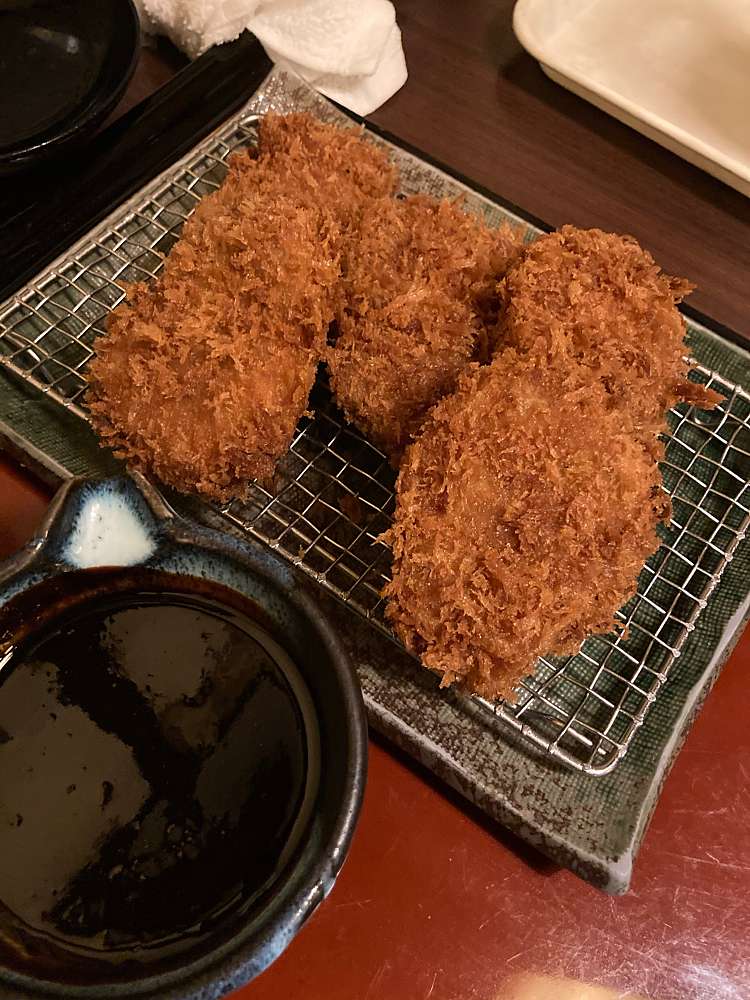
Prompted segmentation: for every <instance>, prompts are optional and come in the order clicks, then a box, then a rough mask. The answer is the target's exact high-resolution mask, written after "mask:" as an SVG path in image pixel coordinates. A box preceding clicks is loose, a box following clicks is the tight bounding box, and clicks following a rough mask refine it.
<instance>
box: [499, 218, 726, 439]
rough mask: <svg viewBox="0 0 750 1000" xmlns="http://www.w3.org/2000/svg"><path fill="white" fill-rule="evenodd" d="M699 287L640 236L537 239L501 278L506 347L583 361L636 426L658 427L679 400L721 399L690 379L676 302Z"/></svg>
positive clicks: (568, 233) (592, 233)
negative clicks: (659, 258)
mask: <svg viewBox="0 0 750 1000" xmlns="http://www.w3.org/2000/svg"><path fill="white" fill-rule="evenodd" d="M692 287H693V286H692V285H691V284H690V282H689V281H686V280H684V279H682V278H671V277H669V275H666V274H664V273H663V272H662V270H661V268H660V267H659V266H658V264H656V263H655V261H654V259H653V257H652V256H651V254H650V253H648V251H646V250H644V249H643V248H642V247H641V246H640V245H639V244H638V243H637V242H636V240H634V239H633V237H632V236H617V235H615V234H613V233H604V232H602V231H601V230H600V229H576V228H574V227H573V226H563V227H562V229H560V230H559V231H557V232H554V233H550V234H549V235H546V236H542V237H541V238H540V239H538V240H536V241H535V242H534V243H532V244H530V246H528V247H527V248H526V250H525V251H524V253H523V254H522V255H521V257H520V259H519V260H518V261H517V262H516V263H515V264H514V266H512V267H511V268H510V270H509V271H508V273H507V275H506V276H505V278H504V280H503V281H502V282H501V286H500V294H501V299H502V302H503V307H504V308H503V312H502V319H501V323H500V329H499V337H498V340H499V346H500V349H502V348H503V347H504V346H507V347H516V348H518V349H519V350H521V351H524V352H526V351H539V352H541V353H543V354H544V355H545V356H546V357H547V359H548V361H549V363H551V364H562V365H566V364H570V363H575V364H580V365H581V366H582V368H581V371H582V374H585V377H586V379H587V381H591V382H593V381H596V382H599V383H601V384H602V385H604V387H605V388H606V389H607V392H608V395H609V397H610V398H609V400H608V405H612V406H615V405H616V406H618V407H619V408H620V410H621V413H622V415H623V418H624V419H627V420H628V421H630V423H631V425H632V426H633V428H634V430H635V431H636V432H643V433H646V434H653V433H658V431H660V430H661V428H662V425H663V421H664V412H665V410H667V409H669V407H670V406H673V405H674V404H675V403H676V402H677V401H678V400H680V399H690V400H691V401H693V402H696V403H699V404H700V403H701V402H702V403H703V405H708V406H711V405H713V404H714V403H715V402H716V401H717V400H718V399H719V397H718V396H716V394H715V393H711V392H708V391H707V390H704V389H701V388H700V387H699V386H696V385H695V384H694V383H690V382H688V381H687V378H686V376H687V373H688V370H689V365H688V363H687V362H686V360H685V354H686V349H685V345H684V343H683V338H684V336H685V324H684V321H683V319H682V316H681V315H680V313H679V312H678V311H677V309H676V308H675V306H676V304H677V303H678V302H680V301H681V300H682V299H683V298H684V297H685V295H687V294H688V293H689V292H690V291H691V289H692Z"/></svg>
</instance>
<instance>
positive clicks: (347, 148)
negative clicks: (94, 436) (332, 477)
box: [87, 115, 394, 500]
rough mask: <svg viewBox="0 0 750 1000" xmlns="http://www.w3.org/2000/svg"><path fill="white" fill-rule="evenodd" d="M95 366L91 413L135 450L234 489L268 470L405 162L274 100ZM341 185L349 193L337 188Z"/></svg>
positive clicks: (208, 487)
mask: <svg viewBox="0 0 750 1000" xmlns="http://www.w3.org/2000/svg"><path fill="white" fill-rule="evenodd" d="M260 133H261V148H260V153H259V154H258V155H256V154H255V153H242V154H238V155H236V156H234V157H232V158H231V161H230V165H229V173H228V176H227V178H226V181H225V182H224V184H223V185H222V186H221V188H220V189H219V190H218V191H217V192H216V193H214V194H212V195H210V196H208V197H205V198H204V199H203V200H202V201H201V202H200V204H199V206H198V208H197V209H196V211H195V212H194V214H193V215H192V216H191V217H190V219H189V220H188V221H187V222H186V224H185V226H184V228H183V232H182V235H181V238H180V240H179V241H178V243H177V244H176V245H175V247H174V248H173V250H172V253H171V254H170V256H169V257H168V259H167V260H166V262H165V266H164V270H163V272H162V274H161V275H160V277H159V278H158V279H157V280H156V281H154V282H153V283H151V284H150V285H149V286H144V285H134V286H131V288H130V289H129V291H128V296H127V299H126V301H125V302H124V303H123V304H122V305H120V306H119V307H118V308H117V309H115V310H114V311H113V313H112V314H111V316H110V318H109V323H108V330H107V334H106V336H104V337H102V338H100V339H99V341H98V342H97V357H96V358H95V359H94V361H93V362H92V364H91V366H90V378H91V385H90V389H89V393H88V397H87V401H88V404H89V408H90V411H91V419H92V423H93V425H94V427H95V429H96V430H97V431H98V432H99V434H100V435H101V437H102V438H103V440H104V441H105V443H107V444H108V445H109V446H110V447H111V448H113V450H114V451H115V453H116V454H117V455H118V456H120V457H122V458H124V459H125V460H126V461H127V462H128V464H129V465H130V466H131V467H133V468H137V469H140V470H142V471H144V472H147V473H153V474H155V475H157V476H158V477H159V478H160V479H161V480H162V481H163V482H165V483H167V484H169V485H171V486H173V487H175V488H177V489H181V490H197V491H199V492H201V493H203V494H205V495H206V496H208V497H211V498H214V499H218V500H226V499H229V498H230V497H233V496H241V495H243V494H244V493H245V492H246V490H247V487H248V483H249V481H250V480H251V479H254V478H257V479H259V480H261V481H264V482H268V481H269V480H270V478H271V476H272V473H273V469H274V465H275V462H276V460H277V459H278V458H279V456H280V455H281V454H283V453H284V452H285V451H286V449H287V448H288V446H289V442H290V440H291V437H292V434H293V432H294V428H295V426H296V424H297V421H298V420H299V418H300V416H301V415H302V413H303V412H304V411H305V408H306V406H307V399H308V394H309V391H310V388H311V386H312V382H313V379H314V377H315V371H316V366H317V363H318V361H319V360H320V359H321V358H322V356H323V352H324V350H325V335H326V331H327V329H328V326H329V324H330V322H331V319H332V318H333V312H334V291H335V288H336V286H337V284H338V282H339V276H340V269H339V258H340V253H341V246H342V239H343V234H344V233H345V232H346V231H347V230H348V228H350V227H351V226H353V225H355V223H356V220H357V219H358V218H359V214H360V213H361V210H362V207H363V206H364V205H365V204H366V202H367V201H368V199H370V198H371V197H374V196H381V195H382V194H385V193H387V192H389V191H390V190H392V188H393V185H394V173H393V170H392V168H390V167H389V166H388V164H387V161H386V159H385V157H384V155H383V153H382V152H380V151H379V150H377V149H376V148H375V147H374V146H371V145H370V144H366V143H364V142H363V141H362V140H361V138H360V137H359V130H355V129H351V130H340V129H336V128H333V127H331V126H326V125H323V124H321V123H320V122H317V121H315V120H314V119H312V118H310V117H309V116H304V115H290V116H287V117H286V118H281V117H279V116H275V115H267V116H266V118H265V119H264V120H263V122H262V124H261V127H260ZM334 190H335V193H336V197H335V198H334V196H333V195H334Z"/></svg>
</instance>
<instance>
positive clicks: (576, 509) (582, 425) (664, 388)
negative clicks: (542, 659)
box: [386, 226, 719, 698]
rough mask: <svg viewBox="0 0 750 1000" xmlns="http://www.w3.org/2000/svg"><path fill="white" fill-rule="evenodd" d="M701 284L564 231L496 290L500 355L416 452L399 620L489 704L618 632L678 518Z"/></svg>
mask: <svg viewBox="0 0 750 1000" xmlns="http://www.w3.org/2000/svg"><path fill="white" fill-rule="evenodd" d="M688 290H689V285H688V283H687V282H682V281H679V280H677V279H673V278H668V277H667V276H665V275H663V274H662V273H661V272H660V270H659V268H658V267H657V266H656V265H655V264H654V261H653V259H652V258H651V256H650V255H649V254H648V253H646V252H645V251H644V250H642V249H641V248H640V247H639V246H638V244H637V243H636V242H635V241H634V240H632V239H631V238H628V237H619V236H613V235H610V234H607V233H602V232H600V231H599V230H589V231H581V230H576V229H573V228H572V227H569V226H566V227H564V228H563V229H562V230H561V231H560V232H559V233H552V234H550V235H549V236H545V237H542V238H541V239H539V240H538V241H537V242H536V243H534V244H532V245H531V246H530V247H528V248H527V249H526V250H525V251H524V252H523V254H522V255H521V256H520V258H518V259H517V261H516V262H515V263H514V264H513V265H512V266H511V268H510V269H509V271H508V273H507V275H506V277H505V278H504V280H503V281H502V282H501V284H500V293H501V300H502V304H503V307H504V308H503V312H502V314H501V322H500V325H499V331H498V334H499V335H498V338H497V341H496V351H497V353H496V355H495V359H494V360H493V361H492V363H491V364H490V365H488V366H486V367H484V368H479V367H475V368H474V369H473V370H472V371H471V372H470V373H468V374H466V375H464V376H463V377H462V378H461V380H460V382H459V388H458V390H457V391H456V393H455V394H454V395H452V396H449V397H447V398H446V399H444V400H443V401H442V402H440V403H439V404H438V405H437V406H436V407H435V408H434V409H433V410H432V411H431V413H430V415H429V417H428V419H427V421H426V422H425V425H424V427H423V430H422V432H421V434H420V435H419V437H418V438H417V440H416V442H415V443H414V444H413V445H412V446H411V447H410V448H409V449H408V450H407V452H406V456H405V459H404V463H403V465H402V469H401V474H400V476H399V480H398V485H397V508H396V515H395V520H394V525H393V528H392V529H391V531H390V532H389V533H388V538H389V540H390V541H391V544H392V545H393V550H394V568H393V580H392V583H391V584H389V586H388V587H387V588H386V594H387V595H388V597H389V599H390V602H389V607H388V616H389V618H390V619H391V621H392V622H393V624H394V627H395V628H396V631H397V632H398V634H399V635H400V636H401V638H402V639H403V641H404V642H405V644H406V645H407V646H408V648H409V649H411V650H412V651H414V652H415V653H418V654H419V655H421V657H422V661H423V663H424V664H425V665H426V666H427V667H429V668H430V669H432V670H434V671H435V672H436V673H438V674H440V675H441V676H442V679H443V683H444V684H450V683H452V682H454V681H457V682H459V683H461V684H462V685H463V686H464V687H466V688H467V689H468V690H470V691H474V692H476V693H479V694H482V695H484V696H485V697H488V698H498V697H506V698H507V697H512V693H513V688H514V686H515V685H516V684H517V683H518V681H519V680H520V679H521V678H522V677H523V676H524V675H525V674H528V673H529V672H530V671H531V669H532V667H533V664H534V661H535V660H536V659H537V657H538V656H540V655H542V654H545V653H549V654H555V653H570V652H573V651H574V650H575V649H576V647H577V646H578V644H579V643H580V642H581V640H582V639H583V638H584V637H585V636H586V635H587V634H589V633H592V632H598V631H606V630H609V629H610V628H611V626H612V624H613V620H614V619H613V616H614V613H615V612H616V611H617V609H618V608H619V607H620V606H621V605H622V604H623V603H624V601H625V600H626V599H627V598H628V597H629V596H630V594H632V592H633V590H634V588H635V585H636V577H637V574H638V572H639V571H640V569H641V567H642V565H643V562H644V560H645V558H646V557H647V556H648V555H649V553H650V552H651V551H652V550H653V549H654V548H655V547H656V545H657V536H656V534H655V526H656V524H657V522H658V521H659V520H660V519H661V518H665V517H667V516H668V510H669V508H668V503H667V501H666V499H665V498H664V496H663V495H662V494H661V492H660V489H659V487H660V483H661V480H660V476H659V472H658V466H657V462H658V459H659V457H660V455H661V449H662V445H661V444H660V442H659V440H658V434H659V433H660V432H661V431H662V430H663V429H664V411H665V410H666V409H667V407H668V406H671V405H672V404H673V403H674V402H675V401H677V400H678V399H687V400H690V401H691V402H695V403H697V404H698V405H713V403H714V402H716V401H717V400H718V399H719V397H718V396H717V395H716V394H715V393H712V392H709V391H707V390H705V389H703V388H702V387H700V386H697V385H695V384H694V383H691V382H688V381H687V379H686V374H687V371H688V364H687V362H686V361H685V360H684V354H685V348H684V345H683V335H684V324H683V322H682V318H681V317H680V315H679V313H678V312H677V309H676V307H675V304H676V302H677V301H679V299H680V298H681V296H682V295H684V294H685V293H686V292H687V291H688Z"/></svg>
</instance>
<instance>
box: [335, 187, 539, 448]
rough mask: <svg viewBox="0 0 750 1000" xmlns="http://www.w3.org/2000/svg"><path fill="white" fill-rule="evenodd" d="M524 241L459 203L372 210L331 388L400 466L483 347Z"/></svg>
mask: <svg viewBox="0 0 750 1000" xmlns="http://www.w3.org/2000/svg"><path fill="white" fill-rule="evenodd" d="M518 246H519V240H518V238H517V236H516V235H515V234H514V233H513V232H512V231H511V229H510V228H509V227H508V226H505V227H503V228H502V229H500V230H492V229H489V228H488V227H487V226H486V225H485V224H484V223H483V222H482V221H481V220H480V219H478V218H476V217H475V216H472V215H468V214H467V213H466V212H464V211H462V210H461V209H460V208H459V207H458V206H457V205H456V204H454V203H452V202H449V201H437V200H435V199H434V198H428V197H425V196H416V197H411V198H406V199H404V200H399V201H397V200H395V199H393V198H381V199H380V200H378V201H373V202H371V203H370V204H369V205H368V206H366V207H365V209H364V211H363V213H362V218H361V221H360V230H359V234H358V236H356V237H354V238H353V239H351V241H350V243H349V245H348V247H346V248H345V251H344V254H343V264H342V266H343V272H344V273H343V284H342V295H341V303H340V307H339V309H338V316H337V324H338V338H337V340H336V343H335V345H334V346H333V347H332V348H331V349H330V350H329V352H328V366H329V370H330V373H331V387H332V389H333V392H334V394H335V397H336V401H337V403H338V404H339V406H340V407H341V408H342V410H343V411H344V413H345V414H346V416H347V418H348V419H349V420H351V421H352V422H353V423H354V424H356V425H357V426H358V427H359V428H360V429H361V430H362V431H363V433H364V434H365V435H367V436H368V437H369V438H370V439H371V440H372V441H373V442H374V443H375V444H376V445H377V446H378V447H379V448H381V449H382V450H383V451H384V452H385V453H386V454H387V455H388V457H389V458H390V459H391V460H392V461H393V463H394V464H397V463H398V460H399V458H400V456H401V453H402V452H403V449H404V447H405V446H406V444H407V443H408V441H409V440H410V439H411V438H412V437H413V435H414V434H415V433H416V432H417V431H418V430H419V427H420V425H421V423H422V420H423V418H424V416H425V414H426V412H427V410H428V409H429V407H430V406H431V405H432V404H433V403H434V402H435V401H436V400H437V399H439V398H440V397H441V396H443V395H445V394H446V393H448V392H450V391H452V389H453V388H454V386H455V384H456V380H457V378H458V375H459V374H460V372H461V371H463V369H464V368H465V367H466V366H467V365H468V364H469V362H470V361H471V360H472V359H473V358H476V357H477V356H478V355H479V354H481V353H482V350H483V348H484V347H485V341H486V331H487V330H488V329H489V328H490V326H491V325H492V321H493V320H494V316H493V299H496V295H495V294H494V292H495V287H494V286H495V282H496V281H497V278H498V276H499V275H502V273H503V272H504V270H505V268H506V266H507V263H508V260H509V259H510V258H511V257H512V255H513V254H514V253H516V252H517V250H518Z"/></svg>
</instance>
